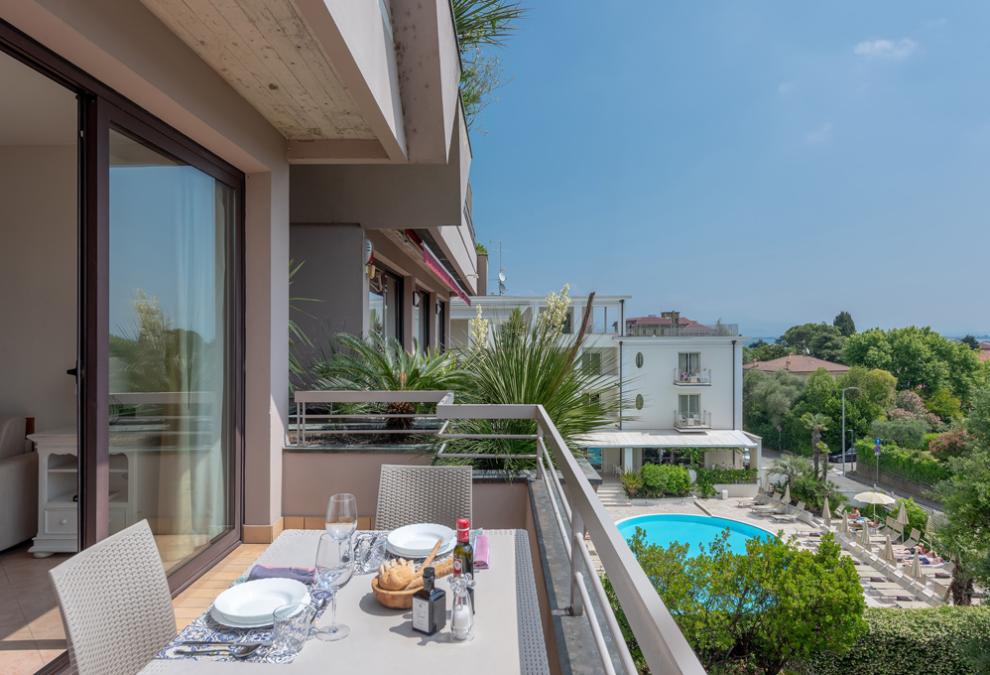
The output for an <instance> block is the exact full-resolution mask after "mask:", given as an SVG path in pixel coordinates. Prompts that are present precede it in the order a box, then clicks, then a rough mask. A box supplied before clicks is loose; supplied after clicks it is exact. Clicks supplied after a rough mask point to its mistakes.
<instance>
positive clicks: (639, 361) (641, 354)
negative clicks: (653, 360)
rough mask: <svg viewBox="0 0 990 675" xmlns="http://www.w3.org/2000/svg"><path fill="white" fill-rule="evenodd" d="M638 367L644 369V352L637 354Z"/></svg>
mask: <svg viewBox="0 0 990 675" xmlns="http://www.w3.org/2000/svg"><path fill="white" fill-rule="evenodd" d="M636 367H637V368H642V367H643V352H636Z"/></svg>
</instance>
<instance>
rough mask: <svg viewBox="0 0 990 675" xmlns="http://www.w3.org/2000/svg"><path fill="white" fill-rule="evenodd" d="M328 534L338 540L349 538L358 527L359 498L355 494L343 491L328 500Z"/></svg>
mask: <svg viewBox="0 0 990 675" xmlns="http://www.w3.org/2000/svg"><path fill="white" fill-rule="evenodd" d="M326 528H327V534H329V535H330V536H331V537H333V538H334V539H336V540H337V541H344V540H345V539H347V540H349V539H350V538H351V535H352V534H354V530H356V529H357V500H356V499H355V498H354V495H352V494H350V493H347V492H342V493H340V494H336V495H333V496H332V497H330V501H329V502H327V519H326Z"/></svg>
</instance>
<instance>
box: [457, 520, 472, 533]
mask: <svg viewBox="0 0 990 675" xmlns="http://www.w3.org/2000/svg"><path fill="white" fill-rule="evenodd" d="M470 527H471V521H470V520H468V519H467V518H458V519H457V529H458V530H466V529H468V528H470Z"/></svg>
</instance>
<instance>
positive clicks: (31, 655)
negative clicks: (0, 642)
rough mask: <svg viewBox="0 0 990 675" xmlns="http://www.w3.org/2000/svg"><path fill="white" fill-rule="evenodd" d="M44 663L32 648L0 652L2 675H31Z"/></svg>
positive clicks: (35, 649)
mask: <svg viewBox="0 0 990 675" xmlns="http://www.w3.org/2000/svg"><path fill="white" fill-rule="evenodd" d="M45 663H46V661H44V660H43V659H42V657H41V654H40V653H39V652H38V650H37V648H34V647H32V648H25V649H19V650H16V651H5V650H0V673H3V674H4V675H31V674H32V673H34V672H36V671H37V670H38V669H39V668H41V667H42V666H43V665H45Z"/></svg>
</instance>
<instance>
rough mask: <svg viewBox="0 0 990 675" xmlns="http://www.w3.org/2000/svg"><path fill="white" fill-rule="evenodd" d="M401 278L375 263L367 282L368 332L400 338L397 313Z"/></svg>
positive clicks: (400, 332) (399, 323)
mask: <svg viewBox="0 0 990 675" xmlns="http://www.w3.org/2000/svg"><path fill="white" fill-rule="evenodd" d="M401 291H402V280H401V279H400V278H399V277H398V276H396V275H395V274H392V273H391V272H389V271H388V270H386V269H385V268H384V267H382V266H380V265H375V267H374V276H373V277H372V278H371V279H370V281H369V282H368V332H369V333H377V334H378V335H380V336H382V337H384V338H394V339H396V340H400V341H401V339H402V323H401V317H400V314H399V307H400V302H399V298H400V297H401Z"/></svg>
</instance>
